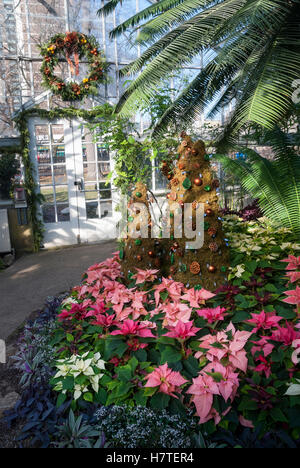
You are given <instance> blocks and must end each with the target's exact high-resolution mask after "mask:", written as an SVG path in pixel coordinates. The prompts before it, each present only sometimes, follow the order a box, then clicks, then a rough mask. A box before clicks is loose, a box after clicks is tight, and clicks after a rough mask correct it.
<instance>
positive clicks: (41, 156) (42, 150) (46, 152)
mask: <svg viewBox="0 0 300 468" xmlns="http://www.w3.org/2000/svg"><path fill="white" fill-rule="evenodd" d="M50 154H51V153H50V148H49V146H38V147H37V160H38V164H45V163H49V164H50V163H51V155H50Z"/></svg>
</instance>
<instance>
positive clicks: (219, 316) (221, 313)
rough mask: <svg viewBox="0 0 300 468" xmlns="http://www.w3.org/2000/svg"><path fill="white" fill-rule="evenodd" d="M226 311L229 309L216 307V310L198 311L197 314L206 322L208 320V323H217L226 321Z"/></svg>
mask: <svg viewBox="0 0 300 468" xmlns="http://www.w3.org/2000/svg"><path fill="white" fill-rule="evenodd" d="M226 310H227V309H226V308H225V307H220V306H218V307H215V308H214V309H200V310H197V314H198V315H199V317H203V318H204V319H205V320H207V321H208V323H215V322H218V321H219V320H224V318H225V317H226V315H228V314H225V312H226Z"/></svg>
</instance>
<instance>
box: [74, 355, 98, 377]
mask: <svg viewBox="0 0 300 468" xmlns="http://www.w3.org/2000/svg"><path fill="white" fill-rule="evenodd" d="M92 362H93V359H86V360H84V359H78V360H76V361H74V364H72V365H71V366H70V368H71V371H72V374H73V375H74V377H78V375H80V374H83V375H87V376H89V375H94V374H95V372H94V370H93V368H92V367H91V364H92Z"/></svg>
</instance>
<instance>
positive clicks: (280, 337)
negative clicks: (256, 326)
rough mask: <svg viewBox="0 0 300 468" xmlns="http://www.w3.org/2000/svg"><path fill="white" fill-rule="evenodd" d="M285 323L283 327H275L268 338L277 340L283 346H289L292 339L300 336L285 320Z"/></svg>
mask: <svg viewBox="0 0 300 468" xmlns="http://www.w3.org/2000/svg"><path fill="white" fill-rule="evenodd" d="M285 325H286V326H285V327H277V329H276V330H274V331H273V333H272V336H271V338H270V339H271V340H272V341H278V342H280V343H282V344H284V345H285V346H291V344H292V343H293V341H294V340H297V339H298V338H300V332H298V331H295V329H294V327H293V326H292V325H290V324H289V323H288V322H287V321H286V323H285Z"/></svg>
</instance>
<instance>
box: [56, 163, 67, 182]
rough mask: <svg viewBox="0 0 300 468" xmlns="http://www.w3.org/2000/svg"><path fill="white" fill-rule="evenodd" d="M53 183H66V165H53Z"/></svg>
mask: <svg viewBox="0 0 300 468" xmlns="http://www.w3.org/2000/svg"><path fill="white" fill-rule="evenodd" d="M53 173H54V180H55V184H56V185H58V184H66V183H67V171H66V166H65V165H62V166H53Z"/></svg>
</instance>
